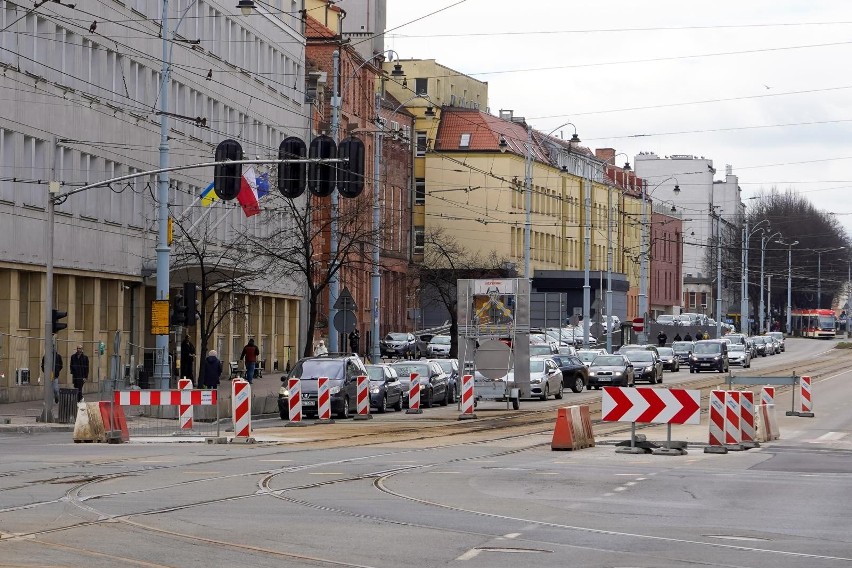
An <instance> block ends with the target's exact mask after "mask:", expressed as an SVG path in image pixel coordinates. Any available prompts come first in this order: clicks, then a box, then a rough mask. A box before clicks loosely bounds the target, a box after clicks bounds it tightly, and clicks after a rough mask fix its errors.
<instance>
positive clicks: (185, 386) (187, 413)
mask: <svg viewBox="0 0 852 568" xmlns="http://www.w3.org/2000/svg"><path fill="white" fill-rule="evenodd" d="M178 389H180V390H192V381H190V380H189V379H179V380H178ZM179 409H180V427H181V429H182V430H191V429H192V405H191V404H181V405H179Z"/></svg>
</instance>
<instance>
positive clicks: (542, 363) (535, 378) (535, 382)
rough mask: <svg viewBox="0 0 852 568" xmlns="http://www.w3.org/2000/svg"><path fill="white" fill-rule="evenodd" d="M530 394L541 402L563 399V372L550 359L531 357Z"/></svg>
mask: <svg viewBox="0 0 852 568" xmlns="http://www.w3.org/2000/svg"><path fill="white" fill-rule="evenodd" d="M530 393H531V394H532V396H534V397H539V398H540V399H541V400H547V397H549V396H550V395H551V394H552V395H553V396H554V397H555V398H556V399H557V400H558V399H561V398H562V371H561V370H560V369H559V365H557V364H556V361H554V360H553V359H551V358H550V357H530Z"/></svg>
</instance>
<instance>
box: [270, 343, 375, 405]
mask: <svg viewBox="0 0 852 568" xmlns="http://www.w3.org/2000/svg"><path fill="white" fill-rule="evenodd" d="M367 375H368V373H367V368H366V367H365V366H364V363H363V361H361V358H360V357H358V356H357V355H320V356H318V357H305V358H304V359H299V361H297V362H296V366H295V367H293V370H292V371H290V374H289V375H285V376H283V377H281V382H282V383H284V384H283V385H282V388H281V389H280V390H279V391H278V412H279V414H280V416H281V419H282V420H285V419H286V418H285V417H287V416H288V415H289V407H288V404H289V398H290V394H289V392H287V380H288V379H301V380H302V385H301V387H302V413H303V414H304V415H306V416H307V415H309V414H318V412H319V401H318V400H317V388H318V381H317V379H319V378H320V377H327V378H328V388H329V394H330V397H329V398H330V402H331V412H332V414H335V415H337V416H338V417H339V418H349V416H350V415H351V414H352V413H354V412H355V411H356V409H357V405H358V399H357V395H358V377H359V376H367Z"/></svg>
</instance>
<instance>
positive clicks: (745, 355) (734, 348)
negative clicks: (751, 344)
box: [728, 343, 751, 369]
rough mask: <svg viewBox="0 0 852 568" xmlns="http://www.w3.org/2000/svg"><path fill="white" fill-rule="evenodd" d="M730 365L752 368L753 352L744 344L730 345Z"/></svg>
mask: <svg viewBox="0 0 852 568" xmlns="http://www.w3.org/2000/svg"><path fill="white" fill-rule="evenodd" d="M728 364H729V365H740V366H741V367H742V368H744V369H748V368H749V367H751V350H750V349H748V348H747V347H746V346H745V345H743V344H742V343H732V344H730V345H728Z"/></svg>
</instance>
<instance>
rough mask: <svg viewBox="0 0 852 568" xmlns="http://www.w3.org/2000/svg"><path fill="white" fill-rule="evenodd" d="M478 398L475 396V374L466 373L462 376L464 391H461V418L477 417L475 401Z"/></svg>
mask: <svg viewBox="0 0 852 568" xmlns="http://www.w3.org/2000/svg"><path fill="white" fill-rule="evenodd" d="M475 400H476V399H475V398H474V396H473V375H464V376H463V377H462V392H461V411H462V413H461V415H460V416H459V420H465V419H468V418H476V414H474V413H473V408H474V404H473V403H474V401H475Z"/></svg>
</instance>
